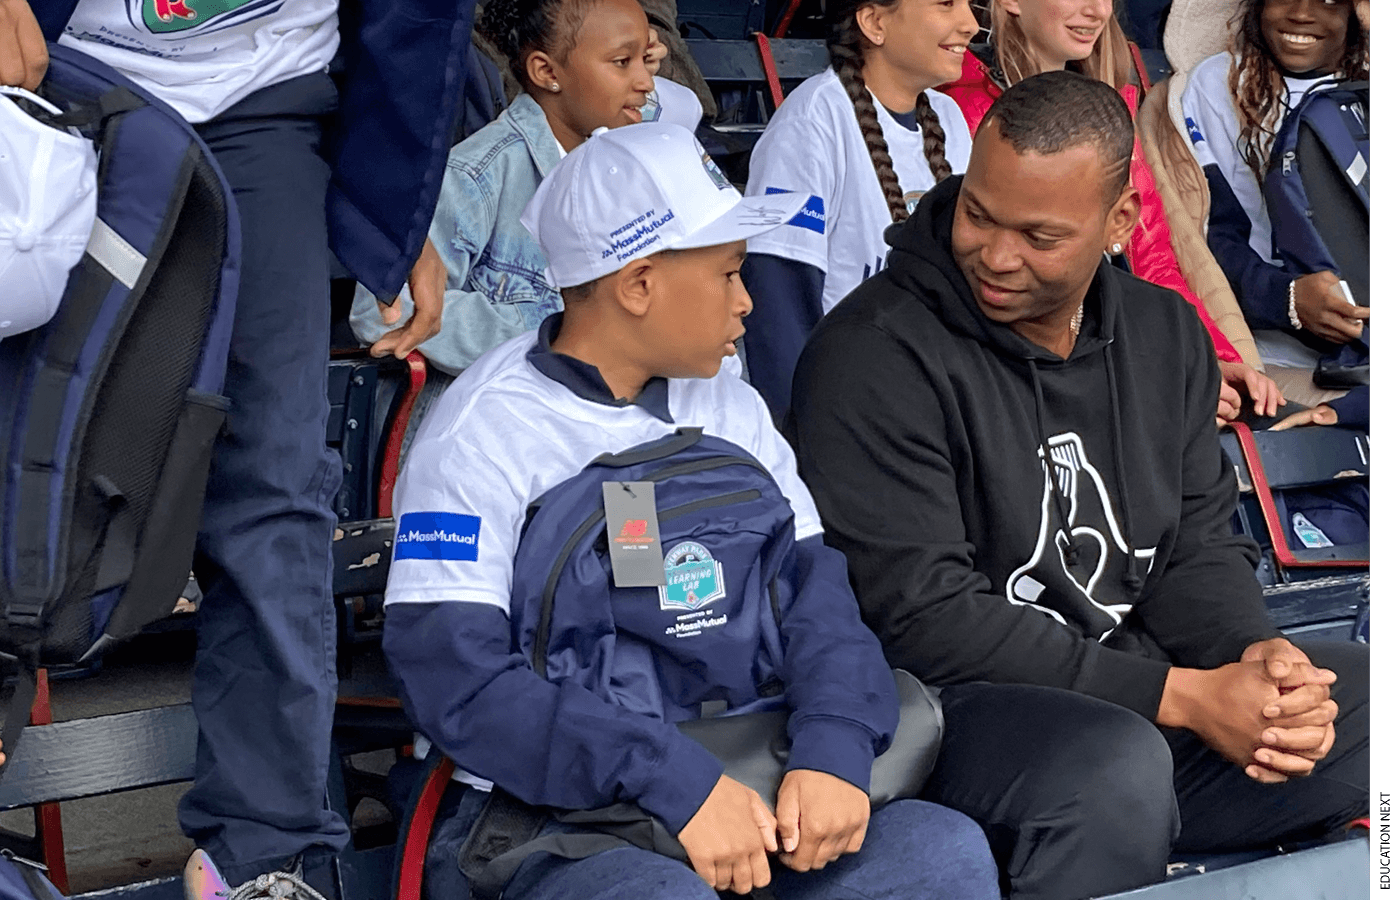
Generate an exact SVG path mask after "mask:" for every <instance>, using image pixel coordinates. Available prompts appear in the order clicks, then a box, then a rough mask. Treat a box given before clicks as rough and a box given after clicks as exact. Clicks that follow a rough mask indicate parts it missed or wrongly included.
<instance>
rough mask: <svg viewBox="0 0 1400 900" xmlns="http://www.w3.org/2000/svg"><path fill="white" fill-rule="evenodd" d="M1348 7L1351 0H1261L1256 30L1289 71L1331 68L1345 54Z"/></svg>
mask: <svg viewBox="0 0 1400 900" xmlns="http://www.w3.org/2000/svg"><path fill="white" fill-rule="evenodd" d="M1351 9H1352V7H1351V2H1350V0H1264V2H1263V6H1262V8H1260V10H1259V30H1260V32H1262V33H1263V35H1264V43H1265V44H1267V45H1268V48H1269V52H1270V53H1272V54H1273V56H1274V59H1275V60H1277V61H1278V64H1279V65H1281V66H1282V67H1283V68H1285V69H1287V70H1288V71H1290V72H1311V71H1313V70H1315V69H1324V70H1329V71H1331V70H1335V69H1336V68H1337V67H1339V66H1340V65H1341V64H1342V57H1343V56H1345V55H1346V50H1347V24H1348V22H1350V20H1351Z"/></svg>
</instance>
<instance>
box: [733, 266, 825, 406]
mask: <svg viewBox="0 0 1400 900" xmlns="http://www.w3.org/2000/svg"><path fill="white" fill-rule="evenodd" d="M741 275H742V277H743V279H744V287H746V288H747V289H748V292H749V296H750V297H752V298H753V312H751V313H749V316H748V318H747V319H746V320H745V322H744V327H745V328H746V329H747V331H746V333H745V335H744V360H745V363H746V365H747V367H748V373H749V383H750V384H752V385H753V386H754V388H755V389H756V390H757V391H758V392H759V394H761V395H762V396H763V399H764V401H765V402H767V404H768V409H769V411H770V412H772V414H773V421H774V422H778V423H781V422H782V421H783V417H784V416H786V415H787V410H788V406H789V405H790V402H791V399H792V373H793V371H794V370H795V369H796V368H797V357H798V356H800V355H801V354H802V348H803V346H805V345H806V343H807V336H808V335H809V334H811V333H812V329H813V328H815V327H817V322H819V321H821V317H822V289H823V288H824V287H825V285H826V273H825V272H823V271H822V270H821V269H819V268H817V267H816V266H812V265H808V264H806V263H800V262H797V261H796V260H791V259H787V258H785V257H781V256H773V255H770V254H767V253H750V254H749V256H748V258H747V259H746V260H745V261H744V266H743V269H742V271H741Z"/></svg>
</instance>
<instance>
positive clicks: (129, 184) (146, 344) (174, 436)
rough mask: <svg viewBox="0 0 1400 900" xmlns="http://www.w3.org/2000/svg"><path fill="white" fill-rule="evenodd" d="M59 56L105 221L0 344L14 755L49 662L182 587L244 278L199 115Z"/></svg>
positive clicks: (95, 643)
mask: <svg viewBox="0 0 1400 900" xmlns="http://www.w3.org/2000/svg"><path fill="white" fill-rule="evenodd" d="M49 56H50V62H49V70H48V74H47V76H46V77H45V79H44V82H43V84H42V85H41V87H40V89H39V94H40V95H41V96H42V97H43V99H45V100H47V101H48V102H49V103H51V104H53V105H54V106H56V107H58V108H59V110H60V111H61V112H60V113H59V114H58V115H54V116H51V117H49V119H48V122H47V124H50V125H53V126H56V127H60V128H72V129H76V130H77V132H78V133H79V134H81V135H82V136H84V137H85V138H87V139H89V140H91V141H93V143H94V144H95V145H96V147H97V150H98V158H99V165H98V172H97V223H96V225H95V226H94V228H93V231H92V235H91V238H90V240H89V243H88V246H87V251H86V252H85V253H84V255H83V257H82V260H81V261H80V262H79V263H78V265H77V266H75V267H74V268H73V269H72V270H71V272H70V273H69V276H68V281H67V286H66V288H65V290H64V293H63V298H62V300H61V302H60V304H59V307H58V310H57V312H56V314H55V315H54V317H53V318H52V319H51V320H50V321H49V322H48V323H47V324H45V325H43V326H42V327H39V328H37V329H34V330H32V331H28V332H25V333H22V334H19V335H15V336H12V337H9V338H6V339H5V340H4V341H3V342H0V472H3V480H4V503H3V506H0V654H3V657H5V658H8V660H9V661H10V662H11V665H12V666H13V667H16V668H17V669H18V673H19V678H18V683H17V687H16V690H15V692H14V696H13V698H12V700H11V702H10V705H9V709H8V711H7V714H6V719H5V726H4V730H3V732H0V739H3V741H4V746H5V749H6V751H8V752H10V753H13V751H14V748H15V743H16V740H17V739H18V736H19V731H20V729H21V728H22V727H23V725H24V723H25V721H26V719H27V714H28V710H29V704H30V703H31V702H32V698H33V691H34V677H35V670H36V669H37V668H38V667H41V666H51V665H59V664H65V663H78V662H83V661H86V660H89V659H91V658H93V657H94V656H96V655H97V654H99V653H101V652H102V651H103V650H105V649H106V648H107V647H109V646H111V645H112V644H114V643H115V642H117V641H119V640H121V639H123V638H126V637H129V636H131V635H133V634H135V633H136V632H138V631H139V630H140V629H141V628H143V627H144V626H145V625H147V624H149V623H151V622H153V621H155V620H157V619H160V618H163V617H164V616H166V615H169V613H170V612H171V610H172V609H173V608H174V606H175V602H176V600H177V598H178V597H179V596H180V591H181V589H182V588H183V587H184V586H185V584H186V581H187V578H188V575H189V571H190V560H191V558H192V556H193V553H194V541H195V534H196V532H197V530H198V527H199V517H200V511H201V507H202V505H203V498H204V483H205V480H206V478H207V477H208V471H209V462H210V457H211V454H212V450H213V444H214V438H215V436H216V435H217V433H218V431H219V429H220V427H221V426H222V424H223V420H224V416H225V411H226V410H227V406H228V401H227V400H226V399H225V398H224V397H223V396H222V390H223V380H224V369H225V366H226V364H227V357H228V346H229V337H230V333H231V330H232V320H233V306H234V299H235V297H236V294H237V286H238V263H239V229H238V221H237V212H236V207H235V203H234V199H233V196H232V193H231V192H230V190H229V187H228V185H227V184H226V183H225V181H224V179H223V176H222V175H221V174H220V173H219V170H218V167H217V165H216V164H215V161H214V158H213V156H212V154H211V153H210V151H209V150H208V148H207V147H205V146H204V144H203V142H202V141H200V139H199V137H198V136H197V135H196V134H195V132H194V131H193V129H191V128H190V126H189V125H188V124H187V123H186V122H185V121H184V119H183V118H181V117H180V115H179V114H178V113H176V112H175V111H174V110H172V109H171V108H170V107H168V106H166V105H165V104H163V103H161V102H160V101H159V100H156V99H154V98H153V97H151V96H150V95H148V94H146V93H145V92H143V91H142V90H141V89H140V88H138V87H137V86H136V85H134V84H132V83H131V82H130V81H128V80H127V79H125V78H124V77H122V76H121V75H119V74H118V73H116V72H114V71H113V70H112V69H110V68H109V67H107V66H105V65H103V64H102V63H99V62H97V61H96V60H93V59H92V58H90V57H88V56H86V55H84V54H83V53H80V52H78V51H76V50H74V49H72V48H69V47H64V46H59V45H57V44H50V45H49ZM32 114H34V115H35V116H36V118H40V119H41V120H43V119H44V117H45V114H44V113H42V112H40V111H32ZM0 289H3V288H0Z"/></svg>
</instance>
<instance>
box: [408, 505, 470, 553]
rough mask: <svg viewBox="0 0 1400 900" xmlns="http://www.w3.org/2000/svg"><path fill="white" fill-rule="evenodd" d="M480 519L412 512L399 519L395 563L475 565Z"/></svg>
mask: <svg viewBox="0 0 1400 900" xmlns="http://www.w3.org/2000/svg"><path fill="white" fill-rule="evenodd" d="M480 537H481V516H469V515H466V514H464V513H450V512H411V513H404V514H403V515H402V516H400V517H399V531H398V534H397V535H395V537H394V559H441V560H460V561H466V562H476V551H477V540H478V538H480Z"/></svg>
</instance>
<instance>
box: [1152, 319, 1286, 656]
mask: <svg viewBox="0 0 1400 900" xmlns="http://www.w3.org/2000/svg"><path fill="white" fill-rule="evenodd" d="M1193 337H1194V336H1193ZM1181 359H1182V361H1183V365H1185V366H1187V370H1188V372H1189V373H1190V374H1189V375H1188V377H1187V382H1186V383H1187V393H1186V396H1185V397H1184V398H1183V403H1184V404H1185V422H1186V427H1187V435H1186V438H1185V443H1184V446H1183V453H1182V462H1181V466H1182V469H1181V515H1180V524H1179V525H1178V527H1177V533H1176V540H1175V543H1174V544H1173V546H1172V551H1171V555H1170V557H1169V558H1168V559H1166V560H1165V561H1164V562H1165V566H1164V567H1163V568H1162V569H1161V570H1160V574H1158V575H1157V577H1155V578H1152V579H1150V580H1149V581H1148V584H1147V586H1146V589H1145V592H1144V593H1143V595H1142V596H1141V597H1140V598H1139V599H1138V602H1137V603H1136V604H1135V605H1134V606H1133V610H1134V612H1135V613H1137V614H1138V615H1139V616H1141V617H1142V621H1143V624H1144V626H1145V627H1146V628H1147V631H1148V633H1149V634H1151V635H1152V636H1153V637H1154V638H1155V639H1156V640H1157V642H1158V643H1159V644H1161V646H1162V647H1163V648H1164V649H1165V650H1166V651H1167V652H1168V653H1169V654H1171V656H1172V660H1173V662H1175V663H1176V664H1177V665H1179V666H1187V667H1192V668H1200V669H1213V668H1216V667H1218V666H1223V665H1226V664H1227V663H1232V662H1235V661H1237V660H1238V659H1239V658H1240V654H1241V653H1242V652H1243V651H1244V649H1245V647H1247V646H1249V645H1250V644H1252V643H1254V642H1256V641H1260V640H1266V639H1268V638H1274V637H1278V636H1279V631H1278V629H1277V628H1275V627H1274V626H1273V624H1272V623H1271V622H1270V621H1269V616H1268V611H1267V610H1266V608H1265V606H1264V598H1263V591H1262V589H1261V588H1260V586H1259V582H1258V581H1257V580H1256V579H1255V577H1254V567H1255V565H1257V564H1258V562H1259V548H1258V546H1257V545H1255V543H1254V542H1253V541H1251V540H1250V539H1249V538H1247V537H1244V536H1242V535H1237V534H1234V533H1233V529H1232V528H1231V524H1230V517H1231V515H1232V513H1233V512H1234V511H1235V507H1236V506H1237V505H1238V503H1239V488H1238V482H1237V480H1236V476H1235V470H1234V467H1233V466H1232V465H1231V464H1230V462H1229V460H1228V458H1227V457H1226V456H1225V453H1224V451H1223V450H1222V449H1221V447H1220V437H1219V433H1218V432H1217V431H1216V428H1215V412H1216V404H1217V401H1218V399H1219V393H1220V387H1219V385H1220V370H1219V368H1218V366H1217V364H1216V361H1215V358H1214V356H1213V354H1211V353H1210V352H1209V348H1208V346H1207V345H1206V343H1205V341H1203V340H1200V339H1199V338H1197V339H1195V340H1189V341H1188V342H1187V346H1186V347H1184V348H1183V352H1182V355H1181ZM1162 562H1163V561H1161V560H1159V561H1158V563H1157V564H1156V565H1161V564H1162ZM1154 568H1155V567H1154Z"/></svg>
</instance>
